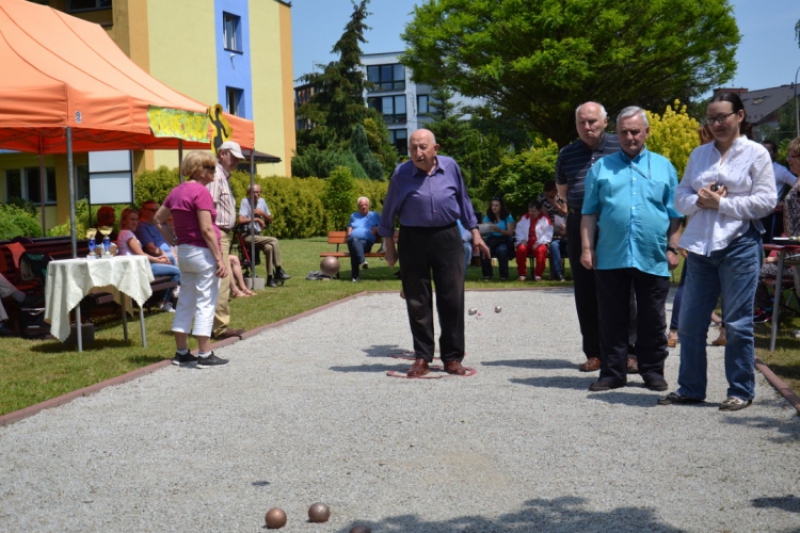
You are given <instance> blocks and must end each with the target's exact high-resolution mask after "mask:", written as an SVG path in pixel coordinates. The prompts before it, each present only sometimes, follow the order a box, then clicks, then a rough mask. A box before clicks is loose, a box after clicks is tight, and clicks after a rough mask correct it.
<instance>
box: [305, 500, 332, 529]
mask: <svg viewBox="0 0 800 533" xmlns="http://www.w3.org/2000/svg"><path fill="white" fill-rule="evenodd" d="M330 517H331V510H330V509H329V508H328V506H327V505H325V504H324V503H321V502H317V503H312V504H311V507H309V508H308V519H309V520H310V521H312V522H314V523H317V524H321V523H322V522H327V521H328V518H330Z"/></svg>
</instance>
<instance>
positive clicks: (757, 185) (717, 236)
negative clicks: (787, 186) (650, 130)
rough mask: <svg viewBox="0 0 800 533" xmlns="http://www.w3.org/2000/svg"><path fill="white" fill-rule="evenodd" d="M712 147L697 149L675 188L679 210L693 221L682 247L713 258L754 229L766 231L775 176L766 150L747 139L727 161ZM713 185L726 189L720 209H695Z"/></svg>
mask: <svg viewBox="0 0 800 533" xmlns="http://www.w3.org/2000/svg"><path fill="white" fill-rule="evenodd" d="M721 159H722V156H721V154H720V153H719V151H718V150H717V148H716V147H715V146H714V143H713V142H712V143H708V144H704V145H702V146H698V147H697V148H695V149H694V151H693V152H692V155H691V156H690V157H689V163H688V164H687V165H686V172H684V174H683V179H682V180H681V183H680V185H678V188H677V189H676V190H675V209H677V210H678V211H679V212H680V213H683V214H684V215H686V216H687V217H689V222H688V224H687V225H686V231H684V233H683V235H682V236H681V240H680V243H679V246H680V247H681V248H685V249H687V250H689V251H690V252H692V253H695V254H700V255H706V256H708V255H711V252H714V251H717V250H722V249H724V248H726V247H727V246H728V245H729V244H730V243H731V242H732V241H733V240H734V239H736V238H738V237H741V236H742V235H744V234H745V233H747V230H748V229H749V228H750V222H751V221H752V222H753V225H755V226H756V228H758V229H763V226H762V225H761V221H760V220H759V219H761V218H763V217H765V216H767V215H769V214H770V213H772V210H773V209H774V208H775V204H776V203H777V193H776V192H775V176H774V174H773V172H772V161H771V160H770V157H769V152H767V149H766V148H764V147H763V146H761V145H760V144H758V143H756V142H753V141H751V140H750V139H748V138H747V137H745V136H740V137H738V138H737V139H736V140H735V141H734V142H733V146H731V148H730V150H728V155H727V157H726V158H725V160H724V161H721ZM712 183H719V184H720V185H724V186H725V188H726V189H727V190H728V194H727V196H726V197H725V198H721V199H720V203H719V209H708V208H700V207H697V204H696V202H697V191H699V190H700V189H702V188H703V187H707V186H709V185H711V184H712Z"/></svg>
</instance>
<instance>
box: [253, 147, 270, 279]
mask: <svg viewBox="0 0 800 533" xmlns="http://www.w3.org/2000/svg"><path fill="white" fill-rule="evenodd" d="M255 173H256V147H255V146H254V147H253V149H252V150H250V210H251V212H252V213H253V219H255V213H256V193H255V189H256V187H255V184H256V178H255ZM255 231H256V229H255V227H254V226H253V224H250V286H251V287H255V284H256V282H255V277H256V239H255ZM266 259H267V257H266V254H265V255H264V260H265V261H266ZM266 267H267V276H269V265H266Z"/></svg>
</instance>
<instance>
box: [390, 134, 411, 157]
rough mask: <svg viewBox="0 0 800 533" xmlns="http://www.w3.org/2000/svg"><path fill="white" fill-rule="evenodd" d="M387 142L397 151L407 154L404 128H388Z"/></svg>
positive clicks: (406, 135)
mask: <svg viewBox="0 0 800 533" xmlns="http://www.w3.org/2000/svg"><path fill="white" fill-rule="evenodd" d="M389 142H391V143H392V144H393V145H394V147H395V148H397V153H399V154H400V155H408V132H406V130H389Z"/></svg>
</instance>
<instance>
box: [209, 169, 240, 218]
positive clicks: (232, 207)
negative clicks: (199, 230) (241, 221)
mask: <svg viewBox="0 0 800 533" xmlns="http://www.w3.org/2000/svg"><path fill="white" fill-rule="evenodd" d="M230 175H231V173H230V172H227V171H226V170H225V169H224V168H222V166H220V165H219V163H217V170H216V171H215V172H214V181H212V182H211V183H209V184H208V185H206V188H207V189H208V192H210V193H211V198H213V199H214V208H215V209H216V210H217V227H218V228H220V229H224V230H232V229H233V228H234V226H236V198H234V197H233V192H232V191H231V184H230V183H229V182H228V180H229V179H230Z"/></svg>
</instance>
